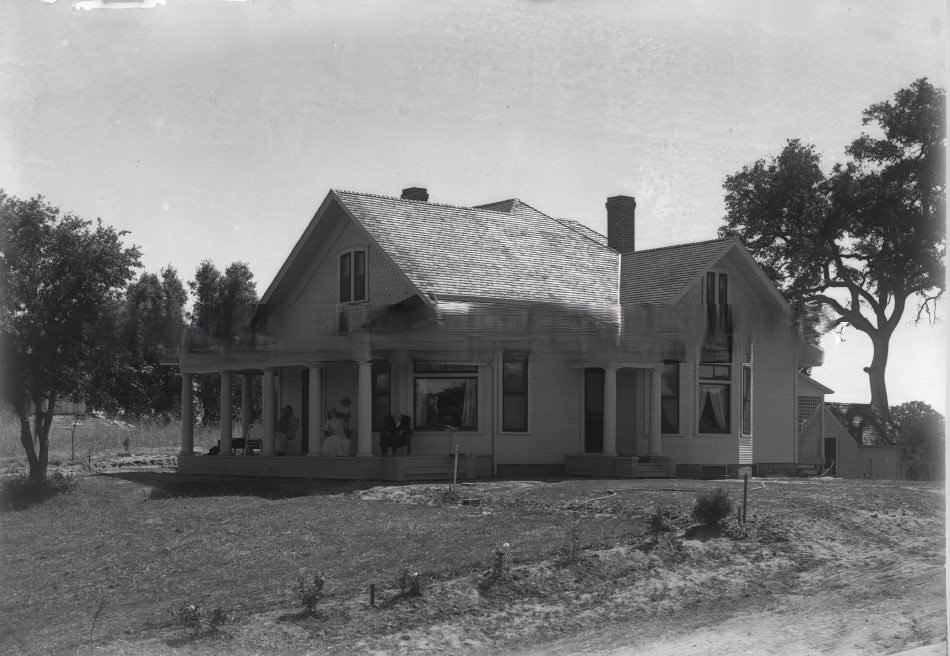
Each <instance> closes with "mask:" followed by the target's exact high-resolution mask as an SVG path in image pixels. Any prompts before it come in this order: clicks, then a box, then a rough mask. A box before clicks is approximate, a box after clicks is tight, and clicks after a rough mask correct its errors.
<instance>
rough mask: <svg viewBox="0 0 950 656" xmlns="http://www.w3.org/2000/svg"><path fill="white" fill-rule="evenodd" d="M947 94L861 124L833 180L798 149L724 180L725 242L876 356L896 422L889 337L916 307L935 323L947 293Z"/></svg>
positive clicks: (873, 109)
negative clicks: (853, 333)
mask: <svg viewBox="0 0 950 656" xmlns="http://www.w3.org/2000/svg"><path fill="white" fill-rule="evenodd" d="M945 116H946V92H945V91H944V90H943V89H940V88H937V87H935V86H933V85H932V84H931V83H930V82H929V81H928V80H927V79H926V78H921V79H919V80H916V81H915V82H913V83H912V84H911V85H910V86H909V87H908V88H906V89H901V90H900V91H898V92H897V93H896V94H895V95H894V98H893V100H891V101H884V102H880V103H876V104H874V105H871V106H870V107H868V108H867V109H866V110H865V111H864V114H863V119H862V123H863V125H864V126H866V127H869V128H870V131H869V132H866V133H864V134H861V136H859V137H858V138H857V139H855V140H854V141H853V142H852V143H851V144H850V146H848V148H847V150H846V153H847V155H848V160H847V161H846V162H843V163H839V164H836V165H835V166H834V167H833V168H832V169H831V171H830V173H827V174H826V173H825V172H824V171H823V170H822V168H821V161H820V156H819V154H818V153H817V152H816V151H815V148H814V146H811V145H807V144H804V143H802V142H801V141H799V140H798V139H792V140H789V141H788V143H787V144H786V146H785V148H784V150H783V151H782V152H781V154H779V155H778V156H777V157H775V158H773V159H772V160H771V161H765V160H759V161H757V162H755V163H754V164H752V165H751V166H746V167H744V168H743V169H742V170H741V171H738V172H737V173H735V174H733V175H730V176H728V177H727V178H726V181H725V183H724V185H723V187H724V189H725V191H726V197H725V202H726V217H725V223H726V224H725V226H723V227H722V228H721V229H720V233H721V234H722V235H724V236H725V235H735V236H739V237H740V238H742V240H743V242H744V243H745V244H746V246H747V247H748V248H749V249H750V250H751V251H752V253H753V255H754V256H755V258H756V259H757V260H758V262H759V263H760V264H761V265H762V266H763V267H764V269H765V271H766V272H767V273H768V275H769V276H770V277H771V279H772V280H773V281H774V282H775V283H776V284H777V285H778V286H779V288H780V289H781V290H782V292H783V293H784V294H785V296H786V298H788V299H789V301H791V302H792V303H793V304H795V305H796V306H798V307H809V308H811V309H812V310H813V313H812V315H813V316H814V315H815V314H817V315H819V316H823V317H824V321H822V322H821V323H822V324H823V325H822V329H823V330H824V331H827V330H831V329H834V328H835V327H838V326H841V325H850V326H852V327H854V328H856V329H857V330H859V331H861V332H863V333H865V334H866V335H867V336H868V337H869V338H870V340H871V343H872V345H873V355H872V359H871V363H870V365H869V366H867V367H865V369H864V371H865V372H866V373H867V375H868V378H869V382H870V389H871V404H872V405H873V406H874V407H875V408H876V409H877V411H878V412H880V413H881V414H882V415H884V416H885V417H887V416H889V414H890V409H889V408H890V406H889V404H888V399H887V386H886V383H885V369H886V367H887V360H888V351H889V346H890V340H891V336H892V335H893V333H894V331H895V329H896V328H897V326H898V324H899V323H900V321H901V318H902V317H903V316H904V314H905V311H906V310H907V306H908V304H909V303H911V304H913V303H914V302H916V303H917V308H916V319H917V320H920V319H921V318H923V317H927V318H929V319H930V320H931V321H933V320H934V319H935V317H936V315H935V312H936V304H937V301H938V299H939V298H940V297H941V296H942V294H943V291H944V263H943V260H944V255H945V223H944V220H945V212H946V178H945V162H946V129H945V120H946V119H945Z"/></svg>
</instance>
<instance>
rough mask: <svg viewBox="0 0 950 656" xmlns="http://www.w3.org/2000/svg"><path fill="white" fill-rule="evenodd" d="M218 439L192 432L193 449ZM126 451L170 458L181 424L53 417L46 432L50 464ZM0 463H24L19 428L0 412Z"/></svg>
mask: <svg viewBox="0 0 950 656" xmlns="http://www.w3.org/2000/svg"><path fill="white" fill-rule="evenodd" d="M217 439H218V434H217V431H214V430H210V429H205V428H199V429H197V430H196V431H195V448H196V449H201V450H204V451H207V449H208V448H210V447H211V446H212V445H213V444H215V442H216V441H217ZM126 440H128V451H129V452H130V453H132V454H135V455H173V454H177V453H178V451H179V449H180V448H181V424H180V422H178V421H172V422H171V423H169V424H165V425H162V424H159V423H156V422H142V423H141V424H138V425H132V424H129V423H126V422H122V421H118V420H111V419H99V418H96V417H82V418H78V419H77V418H74V417H67V416H57V417H55V418H54V421H53V425H52V427H51V428H50V463H52V464H59V463H67V462H73V461H75V462H87V463H88V462H89V461H90V460H91V461H95V460H99V459H102V458H111V457H113V456H116V455H118V454H123V453H125V452H126V446H125V441H126ZM0 462H3V463H5V464H6V465H7V466H11V465H16V464H22V463H25V462H26V456H25V454H24V452H23V446H22V445H21V444H20V424H19V422H18V421H17V419H16V417H14V416H13V415H12V414H10V413H9V411H7V410H4V411H3V412H2V413H0Z"/></svg>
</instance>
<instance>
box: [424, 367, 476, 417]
mask: <svg viewBox="0 0 950 656" xmlns="http://www.w3.org/2000/svg"><path fill="white" fill-rule="evenodd" d="M414 372H415V373H414V381H413V382H414V391H415V401H414V403H413V406H414V408H415V424H416V430H444V429H445V428H446V427H447V426H449V427H452V428H457V429H458V430H463V431H473V430H477V429H478V366H477V365H467V364H434V363H428V362H418V363H416V364H415V366H414Z"/></svg>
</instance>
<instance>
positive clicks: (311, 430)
mask: <svg viewBox="0 0 950 656" xmlns="http://www.w3.org/2000/svg"><path fill="white" fill-rule="evenodd" d="M322 377H323V367H321V366H319V365H317V366H312V367H310V373H309V374H308V380H309V381H310V382H309V385H310V387H309V393H308V395H307V408H308V410H307V416H308V417H309V418H310V419H309V425H308V430H307V432H308V439H309V445H310V446H309V447H308V451H307V455H309V456H318V455H320V445H321V444H322V443H323V407H322V403H321V401H322V400H323V389H322V383H323V380H322Z"/></svg>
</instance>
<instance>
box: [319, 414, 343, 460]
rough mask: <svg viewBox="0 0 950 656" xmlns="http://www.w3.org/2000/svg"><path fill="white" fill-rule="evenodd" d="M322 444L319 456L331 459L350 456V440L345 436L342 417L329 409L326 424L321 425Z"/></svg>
mask: <svg viewBox="0 0 950 656" xmlns="http://www.w3.org/2000/svg"><path fill="white" fill-rule="evenodd" d="M323 436H324V437H323V444H322V445H321V446H320V454H321V455H324V456H328V457H331V458H340V457H347V456H349V455H350V439H349V438H348V437H347V436H346V426H345V425H344V423H343V417H341V416H340V414H339V413H338V412H337V411H336V409H335V408H334V409H331V410H330V412H328V413H327V423H326V424H324V425H323Z"/></svg>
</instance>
